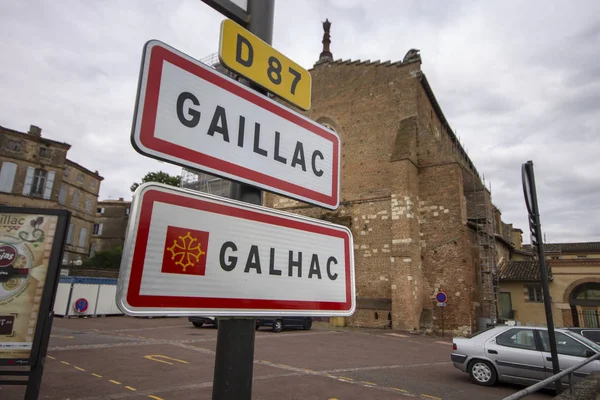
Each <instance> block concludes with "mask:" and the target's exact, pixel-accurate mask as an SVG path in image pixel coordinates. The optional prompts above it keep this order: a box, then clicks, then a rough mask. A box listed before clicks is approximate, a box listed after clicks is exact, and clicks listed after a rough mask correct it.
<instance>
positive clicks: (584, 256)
mask: <svg viewBox="0 0 600 400" xmlns="http://www.w3.org/2000/svg"><path fill="white" fill-rule="evenodd" d="M577 258H587V256H586V255H583V256H577Z"/></svg>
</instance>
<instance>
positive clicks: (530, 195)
mask: <svg viewBox="0 0 600 400" xmlns="http://www.w3.org/2000/svg"><path fill="white" fill-rule="evenodd" d="M522 180H523V192H524V195H525V204H526V205H527V211H529V229H530V231H531V233H532V238H531V239H532V240H531V244H532V246H536V247H537V253H538V262H539V265H540V278H541V280H542V292H543V295H544V309H545V311H546V324H547V325H548V339H549V340H550V355H551V359H552V373H553V374H554V375H556V374H558V373H559V372H560V367H559V365H558V351H557V349H556V335H555V332H554V319H553V317H552V304H551V301H552V299H551V298H550V288H549V287H548V269H547V268H546V254H545V252H544V243H543V240H542V227H541V223H540V211H539V207H538V201H537V192H536V188H535V177H534V174H533V162H532V161H528V162H527V163H525V164H523V166H522ZM554 385H555V388H556V393H558V394H560V393H561V391H562V386H561V383H560V379H558V380H556V381H555V382H554Z"/></svg>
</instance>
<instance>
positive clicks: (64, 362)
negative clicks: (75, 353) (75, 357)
mask: <svg viewBox="0 0 600 400" xmlns="http://www.w3.org/2000/svg"><path fill="white" fill-rule="evenodd" d="M61 363H63V364H65V365H71V364H69V363H68V362H66V361H61Z"/></svg>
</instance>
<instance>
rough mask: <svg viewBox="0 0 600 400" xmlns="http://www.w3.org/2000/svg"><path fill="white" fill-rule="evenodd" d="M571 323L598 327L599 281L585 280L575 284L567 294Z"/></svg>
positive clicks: (599, 320)
mask: <svg viewBox="0 0 600 400" xmlns="http://www.w3.org/2000/svg"><path fill="white" fill-rule="evenodd" d="M569 304H570V305H571V314H572V316H573V325H574V326H576V327H582V328H600V312H599V310H600V283H598V282H586V283H582V284H581V285H579V286H576V287H575V288H574V289H573V290H572V291H571V294H570V295H569Z"/></svg>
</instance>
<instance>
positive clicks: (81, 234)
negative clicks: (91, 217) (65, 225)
mask: <svg viewBox="0 0 600 400" xmlns="http://www.w3.org/2000/svg"><path fill="white" fill-rule="evenodd" d="M86 241H87V229H85V228H81V230H80V231H79V243H78V244H77V245H78V246H79V247H85V245H86Z"/></svg>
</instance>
